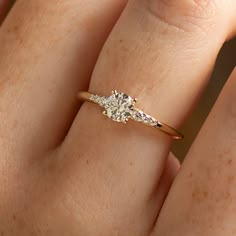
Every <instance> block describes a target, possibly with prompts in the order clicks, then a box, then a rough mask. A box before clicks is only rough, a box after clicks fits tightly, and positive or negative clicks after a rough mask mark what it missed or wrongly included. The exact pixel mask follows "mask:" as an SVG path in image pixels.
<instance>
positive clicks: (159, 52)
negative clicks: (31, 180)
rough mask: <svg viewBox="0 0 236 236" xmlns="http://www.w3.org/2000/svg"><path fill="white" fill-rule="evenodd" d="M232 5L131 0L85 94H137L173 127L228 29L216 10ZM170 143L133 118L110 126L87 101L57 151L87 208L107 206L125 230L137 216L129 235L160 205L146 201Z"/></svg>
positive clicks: (142, 105)
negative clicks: (69, 168)
mask: <svg viewBox="0 0 236 236" xmlns="http://www.w3.org/2000/svg"><path fill="white" fill-rule="evenodd" d="M230 3H231V1H226V2H225V3H221V5H220V4H219V5H220V6H219V5H217V4H216V3H215V1H213V0H211V1H207V4H206V2H205V1H204V3H203V2H201V1H182V2H179V1H175V0H172V1H168V2H167V1H164V0H159V1H158V0H151V1H144V0H136V1H130V2H129V3H128V5H127V7H126V9H125V11H124V12H123V15H122V16H121V18H120V20H119V22H118V24H117V25H116V27H115V28H114V30H113V32H112V34H111V35H110V37H109V39H108V41H107V43H106V45H105V47H104V49H103V51H102V53H101V55H100V58H99V60H98V63H97V65H96V68H95V71H94V73H93V77H92V80H91V83H90V91H91V92H94V93H97V94H101V95H109V94H110V92H111V90H114V89H117V90H118V91H121V92H125V93H127V94H130V95H131V96H132V97H138V98H139V103H138V104H139V107H140V108H141V109H143V110H145V111H147V112H148V113H151V115H153V116H154V117H157V118H159V119H160V120H162V121H165V122H166V123H167V124H170V125H171V126H174V127H179V126H180V125H181V124H182V122H183V121H184V119H185V118H186V116H187V115H188V113H189V112H190V111H191V109H192V108H193V105H194V104H195V103H196V101H197V100H198V98H199V96H200V94H201V92H202V91H203V89H204V87H205V85H206V84H207V78H208V77H209V75H210V72H211V70H212V67H213V65H214V62H215V58H216V56H217V54H218V52H219V49H220V48H221V46H222V44H223V42H224V40H225V39H226V38H227V36H228V33H229V32H231V28H229V27H228V25H227V24H228V18H227V17H225V16H224V15H223V14H217V12H218V13H220V12H227V11H229V12H231V11H232V10H231V7H232V6H231V5H230ZM231 13H232V14H233V11H232V12H231ZM232 14H227V15H228V17H231V15H232ZM222 15H223V17H222ZM169 16H171V17H169ZM219 25H220V26H219ZM170 144H171V140H170V139H169V137H167V136H165V135H164V134H162V133H160V132H156V133H155V132H154V131H153V130H148V129H145V128H144V127H140V126H139V124H134V123H129V124H127V125H121V124H117V123H114V122H112V121H110V120H107V119H106V117H104V116H101V114H100V110H99V109H96V107H93V106H91V105H90V104H87V103H86V104H84V106H83V107H82V109H81V110H80V112H79V113H78V116H77V118H76V120H75V122H74V123H73V126H72V128H71V130H70V132H69V135H68V137H67V139H66V140H65V143H64V144H63V146H62V149H61V151H62V153H64V154H65V153H66V156H67V157H68V156H70V157H71V158H67V159H66V160H64V162H63V163H64V164H65V166H66V165H68V166H70V165H72V163H73V165H75V166H78V168H75V171H76V173H72V174H74V175H75V176H77V177H78V176H80V177H81V176H82V177H81V178H85V176H86V183H87V184H86V186H84V185H83V184H82V183H83V181H81V183H77V185H79V186H78V187H80V189H83V190H84V192H86V191H87V192H89V193H90V194H88V195H90V197H89V198H86V201H87V202H89V201H91V205H93V206H94V204H92V203H94V202H97V208H96V207H95V208H94V209H93V211H95V212H96V210H97V211H98V210H99V209H100V207H101V206H107V205H109V207H110V208H109V207H108V208H109V210H110V211H109V215H110V214H112V216H113V219H114V220H119V219H122V223H121V222H119V223H120V224H121V225H122V227H123V228H126V226H127V227H128V225H129V227H130V225H133V224H134V220H135V227H134V231H135V232H133V234H134V235H136V234H135V233H137V232H138V231H139V232H140V228H139V227H140V225H141V223H140V222H146V224H145V223H142V225H143V228H142V231H141V233H140V234H141V235H144V232H147V230H149V227H150V225H152V222H154V220H155V218H156V214H157V212H158V209H159V208H160V204H157V202H155V200H154V201H152V200H153V199H156V194H158V193H157V192H156V186H157V184H158V181H159V179H160V176H161V174H162V171H163V167H164V165H165V160H166V158H167V156H168V153H169V149H170ZM95 147H96V149H95ZM78 156H79V157H80V158H78ZM75 163H77V164H75ZM88 163H89V164H88ZM78 169H79V171H78ZM65 171H66V170H65ZM75 181H76V180H75ZM88 183H89V184H88ZM101 186H102V187H101ZM91 188H92V189H93V190H92V193H93V194H91ZM104 194H106V195H107V196H108V197H106V198H104ZM104 199H106V202H104ZM87 204H88V203H87ZM112 206H113V208H112ZM115 206H116V207H115ZM127 206H132V211H131V210H130V208H129V209H127ZM147 206H148V207H147ZM150 208H151V209H152V211H150ZM106 209H107V208H106ZM111 212H112V213H111ZM103 213H104V215H105V213H106V212H103ZM107 214H108V213H107ZM98 215H101V213H99V214H98ZM127 215H130V218H129V219H127V217H124V216H127ZM132 215H133V216H136V217H132ZM121 216H122V217H121ZM147 216H148V217H147ZM97 220H99V219H97ZM130 221H132V222H130ZM150 222H151V223H150ZM122 227H121V228H122ZM136 230H137V231H136ZM142 233H143V234H142ZM137 235H138V233H137Z"/></svg>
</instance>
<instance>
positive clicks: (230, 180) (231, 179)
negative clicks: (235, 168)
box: [227, 175, 234, 184]
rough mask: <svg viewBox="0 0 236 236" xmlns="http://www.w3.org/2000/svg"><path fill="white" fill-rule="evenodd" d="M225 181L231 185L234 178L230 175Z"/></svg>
mask: <svg viewBox="0 0 236 236" xmlns="http://www.w3.org/2000/svg"><path fill="white" fill-rule="evenodd" d="M227 180H228V183H229V184H231V183H232V182H233V181H234V176H232V175H231V176H229V177H228V179H227Z"/></svg>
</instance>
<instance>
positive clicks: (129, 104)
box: [104, 91, 136, 123]
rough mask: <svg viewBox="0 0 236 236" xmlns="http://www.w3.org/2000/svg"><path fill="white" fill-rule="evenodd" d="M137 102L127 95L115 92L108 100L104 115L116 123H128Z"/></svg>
mask: <svg viewBox="0 0 236 236" xmlns="http://www.w3.org/2000/svg"><path fill="white" fill-rule="evenodd" d="M135 102H136V100H135V99H132V98H131V97H130V96H128V95H127V94H124V93H117V92H116V91H114V92H113V93H112V95H111V96H110V97H108V98H107V99H106V102H105V104H104V108H105V112H104V114H105V115H107V116H108V117H109V118H111V119H112V120H114V121H117V122H124V123H126V122H127V121H128V119H129V118H130V117H131V116H132V112H133V108H134V104H135Z"/></svg>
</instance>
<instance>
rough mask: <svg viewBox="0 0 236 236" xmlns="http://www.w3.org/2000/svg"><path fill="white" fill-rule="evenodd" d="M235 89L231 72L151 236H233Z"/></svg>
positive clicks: (234, 77)
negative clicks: (154, 234)
mask: <svg viewBox="0 0 236 236" xmlns="http://www.w3.org/2000/svg"><path fill="white" fill-rule="evenodd" d="M235 86H236V70H235V71H234V73H233V75H232V76H231V78H230V79H229V81H228V82H227V84H226V86H225V87H224V89H223V91H222V93H221V95H220V97H219V99H218V101H217V102H216V104H215V106H214V108H213V110H212V111H211V113H210V115H209V117H208V118H207V121H206V122H205V124H204V126H203V128H202V129H201V131H200V134H199V135H198V137H197V139H196V141H195V142H194V144H193V146H192V148H191V150H190V152H189V154H188V156H187V160H186V162H185V163H184V165H183V168H182V170H181V172H180V175H179V178H178V179H177V181H176V183H175V185H174V187H173V189H172V190H171V192H170V195H169V197H168V200H167V202H166V205H165V207H164V209H163V212H162V213H161V217H160V219H159V220H158V222H157V233H156V235H168V236H172V235H173V236H174V235H183V236H185V235H195V234H198V235H203V236H208V235H215V236H223V235H227V236H233V235H235V232H236V231H235V223H234V222H235V216H236V210H235V209H236V198H235V196H236V189H235V184H236V178H235V170H236V162H235V156H236V148H235V147H236V142H235V141H236V139H235V137H236V125H235V124H236V123H235V118H236V109H235V108H236V106H235V99H236V94H235ZM170 225H171V227H170ZM190 232H191V233H190Z"/></svg>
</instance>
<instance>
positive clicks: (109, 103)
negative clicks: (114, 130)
mask: <svg viewBox="0 0 236 236" xmlns="http://www.w3.org/2000/svg"><path fill="white" fill-rule="evenodd" d="M90 100H91V101H93V102H95V103H97V104H99V105H100V106H102V107H104V108H105V111H104V112H103V114H104V115H106V116H108V117H109V118H111V119H112V120H114V121H116V122H123V123H126V122H127V121H128V120H129V119H132V120H135V121H138V122H142V123H145V124H149V125H152V126H155V125H157V121H156V119H154V118H153V117H151V116H149V115H147V114H145V113H144V112H142V111H140V110H138V109H135V107H134V106H135V103H136V102H137V100H136V99H133V98H132V97H130V96H128V95H127V94H125V93H118V92H116V91H113V92H112V95H111V96H109V97H104V96H98V95H91V97H90Z"/></svg>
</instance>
